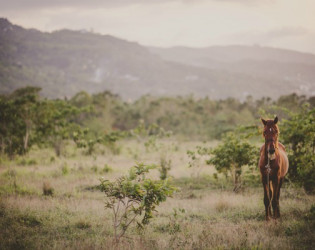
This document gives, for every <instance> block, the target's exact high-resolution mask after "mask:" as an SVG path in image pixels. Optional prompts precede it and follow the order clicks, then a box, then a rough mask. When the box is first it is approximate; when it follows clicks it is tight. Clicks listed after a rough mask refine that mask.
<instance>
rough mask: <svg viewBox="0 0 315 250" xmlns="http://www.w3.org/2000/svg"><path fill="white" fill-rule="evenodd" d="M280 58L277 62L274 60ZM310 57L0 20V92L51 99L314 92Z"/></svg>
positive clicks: (314, 71)
mask: <svg viewBox="0 0 315 250" xmlns="http://www.w3.org/2000/svg"><path fill="white" fill-rule="evenodd" d="M277 58H278V59H277ZM314 58H315V56H314V55H311V54H302V53H298V52H293V51H286V50H278V49H270V48H257V47H244V46H243V47H239V46H231V47H210V48H207V49H189V48H171V49H159V48H146V47H144V46H141V45H139V44H137V43H134V42H128V41H125V40H122V39H118V38H115V37H112V36H109V35H99V34H95V33H91V32H87V31H84V30H82V31H71V30H61V31H56V32H52V33H44V32H40V31H38V30H34V29H24V28H22V27H19V26H17V25H13V24H11V23H10V22H9V21H8V20H7V19H3V18H2V19H1V18H0V86H1V88H0V92H1V93H9V92H11V91H12V90H14V89H16V88H19V87H22V86H27V85H34V86H40V87H42V88H43V91H42V93H43V95H44V96H46V97H49V98H56V97H59V98H63V97H65V96H67V97H70V96H73V95H74V94H75V93H77V92H79V91H81V90H85V91H88V92H90V93H95V92H99V91H104V90H110V91H112V92H114V93H116V94H119V95H120V96H122V97H123V98H124V99H125V100H129V99H130V100H134V99H136V98H138V97H139V96H141V95H144V94H151V95H160V96H161V95H170V96H175V95H188V94H194V95H195V96H197V97H202V96H209V97H210V98H215V99H220V98H227V97H236V98H240V99H243V98H245V97H246V95H249V94H250V95H252V96H254V97H255V98H259V97H262V96H270V97H273V98H277V97H279V96H280V95H284V94H288V93H292V92H296V93H298V94H307V95H309V94H311V93H313V94H314V93H315V89H314V87H315V86H314V85H315V84H314V79H315V59H314Z"/></svg>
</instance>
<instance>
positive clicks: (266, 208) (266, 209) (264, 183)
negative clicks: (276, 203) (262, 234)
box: [263, 178, 271, 221]
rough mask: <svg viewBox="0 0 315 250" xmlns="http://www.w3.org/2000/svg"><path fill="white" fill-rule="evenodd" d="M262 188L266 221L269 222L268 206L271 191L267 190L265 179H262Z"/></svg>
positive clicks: (269, 212)
mask: <svg viewBox="0 0 315 250" xmlns="http://www.w3.org/2000/svg"><path fill="white" fill-rule="evenodd" d="M263 188H264V204H265V211H266V221H269V220H270V216H271V206H270V199H271V190H270V188H269V183H267V178H263Z"/></svg>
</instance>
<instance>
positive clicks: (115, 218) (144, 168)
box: [0, 88, 315, 249]
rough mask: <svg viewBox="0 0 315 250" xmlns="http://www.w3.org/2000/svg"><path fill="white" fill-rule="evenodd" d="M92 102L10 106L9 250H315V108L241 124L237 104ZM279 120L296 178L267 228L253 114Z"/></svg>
mask: <svg viewBox="0 0 315 250" xmlns="http://www.w3.org/2000/svg"><path fill="white" fill-rule="evenodd" d="M83 97H86V99H84V98H83ZM83 97H82V98H83V99H80V98H78V97H76V99H75V102H74V99H72V100H42V99H41V98H40V97H39V96H38V89H34V88H27V89H24V90H19V91H18V92H16V93H13V94H11V95H10V96H5V97H1V98H0V101H1V103H0V105H1V106H0V107H1V109H0V111H1V115H4V116H2V117H5V118H6V119H1V120H0V125H1V126H0V132H1V133H0V135H1V145H0V148H1V158H0V249H42V248H48V249H117V248H118V249H130V248H131V249H148V248H152V249H312V248H314V245H315V241H314V239H315V234H314V232H315V197H314V182H313V179H314V178H312V177H313V173H314V138H315V136H314V107H313V106H312V102H311V99H309V100H306V99H305V98H303V97H297V96H294V95H293V96H289V97H283V98H280V99H279V100H278V101H277V102H276V103H274V104H279V105H280V104H281V105H282V106H280V107H279V106H277V107H276V106H271V105H266V102H267V101H266V100H265V101H264V102H263V104H261V103H259V101H257V102H256V104H249V103H250V102H249V101H248V102H245V103H243V104H241V103H239V105H244V107H243V110H247V111H248V112H247V111H246V112H245V113H242V112H241V114H240V115H239V116H237V117H234V116H233V115H232V114H233V112H234V111H233V112H232V113H231V110H232V109H233V108H234V106H235V105H236V104H237V103H236V102H232V100H225V101H217V102H214V101H211V100H207V99H202V100H194V99H193V98H190V97H188V98H174V99H163V98H162V99H155V100H153V99H154V98H153V99H151V98H150V97H144V98H142V99H141V100H138V101H139V103H137V102H136V103H132V104H127V103H122V102H121V101H120V100H119V99H117V98H116V97H114V96H112V95H110V94H109V93H106V94H104V93H103V94H96V95H94V96H87V95H83ZM87 97H89V98H87ZM154 102H157V103H159V104H154V105H153V104H152V103H154ZM230 102H231V103H232V104H230ZM268 102H270V101H268ZM210 103H212V104H211V107H210V106H207V105H210ZM292 103H295V104H294V105H293V104H292ZM297 103H298V105H296V104H297ZM166 104H167V105H166ZM175 104H176V105H175ZM291 104H292V105H293V106H292V107H291V106H290V105H291ZM46 105H49V107H51V109H50V111H49V112H48V111H47V110H46V108H47V106H46ZM152 105H153V106H154V110H155V111H154V110H153V109H152V107H153V106H152ZM156 105H157V106H156ZM172 105H173V106H172ZM212 105H213V106H212ZM197 106H200V107H199V108H198V110H199V111H200V113H198V112H196V107H197ZM43 107H46V108H43ZM157 107H159V108H158V109H157ZM166 107H167V108H166ZM237 109H240V110H242V108H241V107H240V106H239V107H238V108H236V109H235V112H237V111H236V110H237ZM288 109H290V112H289V111H288ZM10 110H11V111H12V110H15V111H18V112H17V113H15V116H13V115H12V114H13V113H12V112H11V111H10ZM158 110H160V111H158ZM9 111H10V112H9ZM153 111H154V112H153ZM167 111H172V112H173V113H172V114H169V115H166V114H167ZM274 111H279V112H282V113H281V114H282V115H283V116H282V117H283V119H282V120H281V121H280V125H279V126H280V133H281V134H280V141H282V142H283V143H284V144H285V145H286V148H287V151H288V154H289V157H290V162H291V166H292V167H291V170H290V173H289V175H288V176H287V178H286V182H285V183H284V186H283V188H282V190H281V197H280V206H281V211H282V218H281V220H278V221H270V222H268V223H267V222H265V220H264V205H263V189H262V187H261V183H260V177H259V171H258V169H257V164H256V163H257V157H258V155H259V152H258V148H259V146H260V145H261V143H262V142H263V141H262V137H261V135H260V131H259V126H256V124H255V122H254V121H255V115H254V114H256V112H257V113H258V114H262V115H266V114H267V116H268V114H269V116H271V115H270V113H272V112H274ZM46 112H48V114H47V113H46ZM151 112H152V113H151ZM211 112H212V114H213V116H211V117H213V119H212V120H211V119H210V115H209V117H208V115H207V114H210V113H211ZM244 114H246V115H244ZM231 115H232V116H233V117H234V120H233V119H232V118H231V117H230V116H231ZM220 117H221V118H220ZM228 117H229V119H227V118H228ZM43 118H45V119H46V118H47V119H46V120H45V119H43ZM51 119H56V120H54V121H53V122H52V120H51ZM174 119H175V120H174ZM177 119H179V123H177V122H176V120H177ZM243 119H244V120H243ZM257 120H258V119H257ZM101 121H105V122H104V123H102V122H101ZM124 121H125V122H126V123H124ZM181 121H185V122H181ZM186 121H187V124H186ZM223 121H224V122H223ZM183 123H184V125H187V126H184V125H183ZM257 123H259V120H258V121H257ZM15 124H16V125H17V126H18V128H19V129H20V130H19V131H18V132H17V133H14V132H15V127H14V125H15ZM119 124H120V125H119ZM242 124H243V125H246V126H241V127H236V125H242ZM117 125H119V126H117ZM161 125H165V127H164V129H163V128H162V126H161ZM208 125H211V126H210V128H208V127H207V126H208ZM46 129H48V130H49V133H47V134H45V133H44V131H45V130H46ZM171 129H172V130H173V131H174V132H173V133H171V132H170V130H171ZM52 130H53V132H52ZM210 131H212V132H211V133H210ZM223 131H229V133H227V134H226V133H223ZM208 132H209V133H208ZM201 135H203V136H204V137H203V138H202V139H201V137H200V136H201ZM214 135H215V136H214ZM26 142H27V143H26ZM58 145H59V146H60V145H61V147H59V146H58ZM56 149H60V150H56ZM58 152H59V154H58ZM140 162H143V164H142V163H140ZM131 166H135V167H133V168H131V170H130V167H131ZM100 180H101V182H100ZM175 190H176V192H174V191H175ZM235 191H237V192H235ZM147 222H150V223H147Z"/></svg>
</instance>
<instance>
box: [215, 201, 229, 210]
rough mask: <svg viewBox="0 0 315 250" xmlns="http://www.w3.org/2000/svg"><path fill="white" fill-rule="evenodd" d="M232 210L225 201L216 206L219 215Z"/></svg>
mask: <svg viewBox="0 0 315 250" xmlns="http://www.w3.org/2000/svg"><path fill="white" fill-rule="evenodd" d="M230 208H231V205H230V204H229V203H228V202H227V201H225V200H219V201H218V202H217V203H216V204H215V210H216V211H217V212H219V213H222V212H225V211H227V210H229V209H230Z"/></svg>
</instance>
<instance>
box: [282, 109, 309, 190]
mask: <svg viewBox="0 0 315 250" xmlns="http://www.w3.org/2000/svg"><path fill="white" fill-rule="evenodd" d="M281 134H282V139H283V142H284V143H285V144H286V145H289V148H287V151H288V157H289V163H290V167H289V177H290V178H291V180H293V181H296V182H298V183H300V184H301V185H302V186H303V187H304V189H305V190H306V191H307V192H314V191H315V154H314V153H315V108H312V109H311V108H310V106H309V105H307V104H306V105H304V106H303V109H302V111H301V112H299V113H295V114H292V115H291V117H290V118H289V119H288V120H284V121H283V124H282V129H281Z"/></svg>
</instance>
